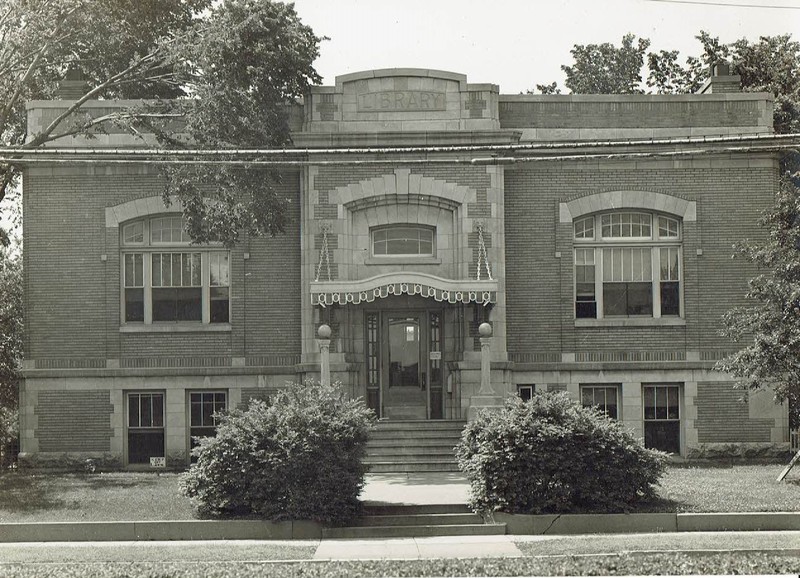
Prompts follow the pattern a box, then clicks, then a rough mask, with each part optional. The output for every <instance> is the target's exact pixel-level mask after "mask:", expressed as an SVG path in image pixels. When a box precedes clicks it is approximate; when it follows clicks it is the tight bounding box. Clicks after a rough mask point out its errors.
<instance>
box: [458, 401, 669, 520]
mask: <svg viewBox="0 0 800 578" xmlns="http://www.w3.org/2000/svg"><path fill="white" fill-rule="evenodd" d="M456 456H457V458H458V465H459V467H460V468H461V470H463V471H464V473H465V474H466V476H467V478H468V480H469V483H470V505H471V506H472V508H473V509H474V510H475V511H478V512H483V513H490V512H492V511H495V510H502V511H505V512H509V513H525V514H539V513H567V512H611V511H627V510H629V509H630V508H631V507H632V506H633V505H634V504H636V503H637V502H641V501H646V500H649V499H652V498H654V497H655V489H654V485H655V484H657V483H658V479H659V478H660V477H661V475H662V474H663V473H664V469H665V467H666V455H665V454H663V453H661V452H657V451H654V450H649V449H645V448H644V447H643V446H642V444H641V442H640V441H639V440H637V439H636V438H634V437H633V435H632V434H631V433H629V432H628V431H627V430H626V429H625V428H624V427H623V426H622V424H621V423H619V422H617V421H615V420H612V419H609V418H607V417H606V416H605V415H604V414H602V413H601V412H600V411H598V410H596V409H594V408H584V407H581V406H580V405H579V404H577V403H575V402H573V401H571V400H570V399H569V397H568V396H567V394H566V393H542V394H537V395H534V396H533V398H532V399H531V400H530V401H528V402H523V401H522V400H520V399H518V398H517V399H509V400H508V401H507V402H506V405H505V407H504V408H502V409H498V410H496V411H486V412H481V413H480V414H479V416H478V418H477V419H476V420H475V421H474V422H472V423H470V424H468V425H467V427H466V428H465V429H464V432H463V434H462V437H461V440H460V441H459V443H458V445H457V446H456Z"/></svg>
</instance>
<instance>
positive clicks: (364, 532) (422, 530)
mask: <svg viewBox="0 0 800 578" xmlns="http://www.w3.org/2000/svg"><path fill="white" fill-rule="evenodd" d="M505 533H506V525H505V524H454V525H444V526H440V525H427V524H426V525H419V526H347V527H344V528H323V529H322V537H323V538H339V539H341V538H360V539H368V538H422V537H427V536H498V535H503V534H505Z"/></svg>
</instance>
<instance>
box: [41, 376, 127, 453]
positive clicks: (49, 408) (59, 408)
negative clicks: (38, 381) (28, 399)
mask: <svg viewBox="0 0 800 578" xmlns="http://www.w3.org/2000/svg"><path fill="white" fill-rule="evenodd" d="M113 412H114V406H113V405H111V396H110V393H109V391H108V390H105V391H96V390H75V391H40V392H39V394H38V398H37V405H36V408H35V409H34V414H35V415H36V416H37V418H38V427H37V428H36V431H35V435H36V437H37V439H38V440H39V451H41V452H74V451H82V452H107V451H110V449H111V437H112V435H113V433H114V432H113V430H112V429H111V414H112V413H113Z"/></svg>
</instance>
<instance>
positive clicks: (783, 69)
mask: <svg viewBox="0 0 800 578" xmlns="http://www.w3.org/2000/svg"><path fill="white" fill-rule="evenodd" d="M696 38H697V39H698V40H699V41H700V43H701V44H702V48H703V53H702V55H701V56H700V57H689V58H687V59H686V65H685V66H681V65H680V64H678V52H677V51H665V50H662V51H661V52H659V53H657V54H656V53H651V54H648V57H647V61H648V67H649V70H650V73H649V75H648V78H647V85H648V86H649V87H651V88H655V89H656V91H657V92H658V93H660V94H669V93H690V92H696V91H697V90H698V89H699V88H700V86H701V85H702V83H703V81H704V80H705V78H706V77H707V75H708V70H709V69H710V68H711V67H712V66H714V65H716V64H719V63H721V62H724V61H729V62H730V66H731V74H738V75H740V76H741V77H742V89H743V90H745V91H749V92H769V93H772V95H773V96H774V97H775V109H774V114H773V121H774V123H773V125H774V128H775V132H776V133H781V134H783V133H793V132H798V131H800V42H796V41H793V40H792V39H791V35H789V34H784V35H781V36H762V37H761V38H760V39H759V40H758V42H750V41H748V40H747V39H745V38H742V39H740V40H737V41H736V42H733V43H731V44H727V45H726V44H721V43H720V41H719V38H716V37H712V36H710V35H709V34H708V33H707V32H704V31H701V32H700V34H699V35H698V36H697V37H696Z"/></svg>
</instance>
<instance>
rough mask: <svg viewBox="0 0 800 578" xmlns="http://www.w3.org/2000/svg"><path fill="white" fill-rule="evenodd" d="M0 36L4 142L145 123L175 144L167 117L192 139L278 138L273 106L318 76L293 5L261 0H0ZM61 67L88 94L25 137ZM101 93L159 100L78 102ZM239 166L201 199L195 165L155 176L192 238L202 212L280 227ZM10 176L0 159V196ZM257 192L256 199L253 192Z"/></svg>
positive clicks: (280, 121) (209, 185)
mask: <svg viewBox="0 0 800 578" xmlns="http://www.w3.org/2000/svg"><path fill="white" fill-rule="evenodd" d="M0 40H2V43H0V46H1V47H0V135H2V142H3V145H5V146H7V147H14V148H17V149H20V150H24V149H28V148H33V147H38V146H41V145H43V144H45V143H47V142H51V141H53V140H55V139H57V138H59V137H63V136H68V135H78V134H82V135H89V136H90V135H91V134H92V132H93V131H102V130H103V128H104V127H107V126H110V125H111V124H117V125H120V124H121V125H124V126H127V127H129V128H131V130H132V131H134V133H135V131H136V130H139V129H141V128H142V127H145V128H152V129H153V130H157V131H158V134H159V136H160V138H162V142H164V143H165V144H170V145H171V146H179V145H178V143H180V142H181V139H179V138H177V137H178V135H177V134H176V132H178V131H176V128H175V127H176V124H179V125H182V126H183V128H181V129H180V132H182V133H185V134H186V136H188V137H189V138H194V143H193V145H194V146H225V145H227V146H234V145H235V146H240V147H241V146H254V145H256V144H257V145H259V146H264V145H274V144H283V143H285V142H286V141H287V139H288V130H287V129H286V126H285V124H286V123H285V115H283V116H282V115H281V114H280V110H281V108H282V107H283V106H285V104H286V103H287V102H288V101H291V100H292V99H293V98H295V97H297V96H299V95H301V94H302V93H303V92H305V90H306V88H307V87H308V85H309V84H310V83H312V82H318V81H319V76H318V75H317V74H316V72H315V71H314V69H313V68H312V62H313V60H314V59H315V58H316V56H317V54H318V44H319V40H320V39H319V38H317V37H316V36H314V34H313V32H312V31H311V29H310V28H308V27H306V26H303V25H302V24H301V23H300V22H299V19H298V17H297V14H296V13H295V12H294V7H293V5H292V4H282V3H278V2H274V3H273V2H270V1H269V0H224V1H223V2H220V3H216V2H215V3H213V6H212V2H211V0H138V1H136V2H132V1H130V0H0ZM67 74H70V75H72V76H73V77H75V78H84V79H85V80H86V81H87V88H86V90H85V91H83V93H82V94H81V95H80V96H79V97H78V98H77V99H76V100H74V101H68V102H69V106H68V107H67V109H66V110H65V111H63V113H61V114H59V115H58V116H57V117H56V118H55V119H54V120H53V121H52V122H51V123H50V124H49V125H48V126H47V127H45V128H44V129H43V130H42V131H41V132H39V133H37V134H32V135H29V134H26V116H25V102H26V101H27V100H31V99H51V98H54V97H55V96H56V94H57V87H58V84H59V82H60V80H61V79H63V78H64V77H65V76H66V75H67ZM108 98H127V99H140V98H141V99H157V100H155V101H150V102H145V103H143V104H142V106H139V107H136V108H135V109H130V110H125V111H120V112H118V113H115V114H110V115H103V116H99V117H92V116H90V115H89V114H87V113H86V112H85V109H82V107H83V105H84V104H85V103H86V101H88V100H92V99H108ZM184 142H185V141H184ZM230 172H231V173H233V172H234V171H230ZM241 172H245V171H244V170H243V169H241V170H240V171H238V172H236V178H234V179H233V181H234V183H235V184H234V185H229V186H227V187H225V188H224V189H222V190H218V189H217V188H216V187H215V186H214V185H216V184H219V183H218V182H217V183H214V182H206V183H205V187H204V190H203V194H202V195H198V194H197V187H196V186H195V187H192V186H190V185H189V184H187V183H186V182H184V181H185V179H187V178H192V177H196V178H198V179H199V181H200V182H201V183H202V182H203V177H207V176H208V175H207V174H204V173H202V171H198V173H199V174H192V173H191V172H187V171H178V170H175V171H168V172H167V173H166V174H165V176H166V177H167V178H168V180H169V181H170V184H171V187H169V189H168V190H169V192H173V193H177V194H178V195H179V196H181V198H182V200H184V201H185V203H184V206H185V212H186V214H187V217H189V222H190V223H192V225H193V226H192V230H191V231H190V233H192V234H195V235H196V236H198V237H200V236H202V234H201V229H202V227H200V226H199V225H198V223H199V221H200V219H199V218H198V216H200V217H202V216H204V211H206V212H209V213H210V215H211V217H216V218H217V221H218V222H222V223H224V224H226V225H227V226H229V227H233V226H237V225H243V224H246V225H247V230H249V231H256V232H263V231H265V230H266V231H269V232H275V231H277V230H280V229H281V227H282V224H283V220H282V218H283V208H282V204H281V202H280V199H278V198H277V197H276V195H274V194H272V195H270V194H269V192H270V191H271V190H272V189H271V187H270V182H271V181H264V180H263V179H254V178H247V177H243V176H241V174H240V173H241ZM18 178H19V172H18V169H17V168H16V167H15V166H13V165H9V164H7V165H3V166H0V201H2V199H3V197H4V196H5V195H6V192H7V191H8V190H9V188H10V187H12V186H13V185H14V184H15V182H16V181H17V179H18ZM220 179H221V177H217V180H218V181H219V180H220ZM256 181H261V183H262V184H261V185H260V188H257V187H256V184H255V182H256ZM226 182H227V181H226ZM236 185H241V186H236ZM262 191H266V193H267V194H266V195H265V197H264V198H263V199H262V198H261V197H259V195H258V194H256V193H257V192H259V193H260V192H262ZM239 193H242V194H241V195H240V194H239ZM254 196H255V197H258V198H257V199H255V200H254V198H253V197H254ZM220 200H221V201H222V202H219V201H220ZM272 201H275V206H273V204H272ZM209 206H211V207H213V209H211V210H210V211H209V210H208V207H209ZM223 209H225V210H227V211H229V212H230V213H232V214H226V213H225V212H224V211H223ZM250 217H253V218H254V222H255V225H252V226H251V225H250V222H249V221H247V218H250ZM212 220H213V219H212ZM219 228H220V227H219V226H217V227H216V228H215V227H212V231H211V234H214V233H219V231H218V229H219ZM207 234H208V232H206V235H207ZM218 236H219V237H220V238H222V239H223V240H226V241H231V240H232V239H230V238H229V237H228V236H227V235H218ZM234 237H235V236H234ZM199 240H202V239H199ZM0 241H2V242H3V244H7V242H8V238H7V235H5V234H4V233H0Z"/></svg>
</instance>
